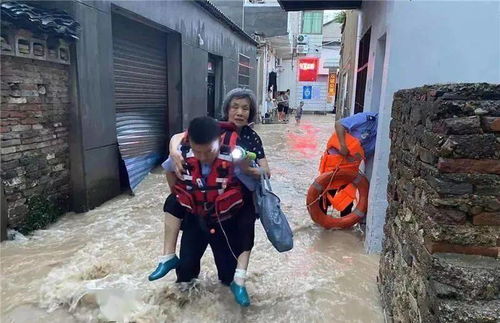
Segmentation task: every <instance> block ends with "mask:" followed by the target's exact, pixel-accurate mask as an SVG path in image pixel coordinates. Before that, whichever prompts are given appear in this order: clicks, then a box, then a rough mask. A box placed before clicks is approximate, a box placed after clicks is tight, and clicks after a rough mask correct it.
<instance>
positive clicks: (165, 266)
mask: <svg viewBox="0 0 500 323" xmlns="http://www.w3.org/2000/svg"><path fill="white" fill-rule="evenodd" d="M178 263H179V258H177V256H174V258H172V259H170V260H168V261H165V262H160V263H159V264H158V267H156V269H155V271H153V272H152V273H151V275H149V277H148V279H149V281H153V280H157V279H160V278H162V277H163V276H165V275H166V274H168V272H169V271H171V270H172V269H174V268H175V267H177V264H178Z"/></svg>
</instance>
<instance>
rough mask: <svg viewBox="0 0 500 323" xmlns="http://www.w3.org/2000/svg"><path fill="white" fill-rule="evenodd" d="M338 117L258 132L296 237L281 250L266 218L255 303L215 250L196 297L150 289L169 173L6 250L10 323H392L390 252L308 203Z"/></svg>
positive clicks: (253, 279) (5, 307)
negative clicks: (322, 221) (382, 258)
mask: <svg viewBox="0 0 500 323" xmlns="http://www.w3.org/2000/svg"><path fill="white" fill-rule="evenodd" d="M333 121H334V117H333V116H332V115H327V116H309V115H305V116H304V117H303V120H302V124H301V125H300V126H296V125H295V123H294V122H291V123H290V124H286V125H285V124H280V125H257V126H256V128H255V129H256V131H257V132H258V133H259V134H260V136H261V138H262V140H263V141H264V147H265V150H266V155H267V158H268V160H269V163H270V165H271V171H272V184H273V189H274V190H275V192H276V193H277V194H278V195H279V196H280V197H281V199H282V206H283V209H284V211H285V213H286V214H287V216H288V219H289V222H290V224H291V226H292V229H293V231H294V243H295V246H294V249H293V250H292V251H290V252H287V253H283V254H280V253H278V252H277V251H276V250H275V249H274V248H273V247H272V245H271V244H270V243H269V242H268V240H267V238H266V236H265V233H264V230H263V229H262V227H261V224H260V222H257V227H256V241H255V247H254V249H253V252H252V257H251V261H250V266H249V278H248V280H247V288H248V291H249V294H250V296H251V298H252V305H251V306H250V307H248V308H241V307H239V306H238V305H237V304H236V303H235V302H234V300H233V299H232V295H231V294H230V291H229V290H228V288H227V287H224V286H222V285H220V284H219V283H218V282H217V275H216V272H215V265H214V263H213V258H212V255H211V252H207V253H206V254H205V256H204V258H203V260H202V270H201V275H200V277H199V281H198V282H197V283H196V284H195V285H194V286H192V287H191V288H190V289H189V290H182V289H181V288H179V286H177V285H176V284H175V283H174V281H175V274H174V273H173V272H172V273H169V274H168V275H167V276H166V277H165V278H163V279H160V280H158V281H155V282H148V280H147V276H148V274H149V273H150V272H151V271H152V270H153V269H154V268H155V267H156V257H157V256H158V254H159V252H160V250H161V243H162V240H161V238H162V234H163V231H162V230H163V226H162V217H163V214H162V205H163V201H164V198H165V197H166V196H167V194H168V188H167V185H166V182H165V180H164V176H163V175H162V174H161V172H160V171H159V170H155V171H154V172H153V173H151V174H150V175H148V177H147V178H146V179H145V180H144V182H142V183H141V184H140V187H139V188H138V192H137V194H136V196H134V197H132V196H128V195H125V194H123V195H121V196H118V197H117V198H115V199H113V200H111V201H108V202H106V203H105V204H103V205H101V206H100V207H98V208H96V209H94V210H92V211H90V212H87V213H85V214H67V215H66V216H65V217H63V218H62V219H61V220H60V221H59V222H57V223H56V224H54V225H52V226H50V227H49V228H48V229H46V230H40V231H37V232H35V233H34V234H33V235H32V236H30V237H29V238H28V239H17V240H13V241H7V242H3V243H2V244H1V249H0V251H1V289H2V290H1V318H2V320H1V321H2V322H65V323H66V322H99V321H118V322H128V321H135V322H163V321H169V322H172V321H175V322H308V323H310V322H383V315H382V309H381V306H380V303H379V296H378V292H377V287H376V276H377V271H378V256H374V255H366V254H365V253H364V251H363V247H362V237H361V236H360V233H358V232H354V231H326V230H324V229H322V228H321V227H318V226H317V225H315V224H313V223H312V221H311V220H310V218H309V215H308V213H307V210H306V206H305V194H306V192H307V188H308V187H309V185H310V184H311V183H312V181H313V179H314V178H315V177H316V176H317V166H318V162H319V157H320V155H321V152H322V150H323V149H324V145H325V143H326V141H327V139H328V137H329V135H330V134H331V132H332V131H333Z"/></svg>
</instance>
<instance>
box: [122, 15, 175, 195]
mask: <svg viewBox="0 0 500 323" xmlns="http://www.w3.org/2000/svg"><path fill="white" fill-rule="evenodd" d="M166 55H167V44H166V37H165V34H164V33H162V32H160V31H158V30H156V29H153V28H151V27H148V26H146V25H143V24H140V23H138V22H135V21H132V20H129V19H126V18H124V17H121V16H119V15H113V56H114V57H113V65H114V79H115V106H116V130H117V137H118V147H119V150H120V154H121V158H122V159H123V161H124V164H125V167H126V170H127V174H128V179H129V184H130V188H131V189H132V191H134V189H135V188H136V187H137V185H138V184H139V183H140V182H141V180H142V179H144V177H145V176H146V175H147V174H148V172H149V171H150V170H151V169H152V168H153V167H155V166H156V165H157V164H158V163H159V162H160V161H161V159H162V158H163V157H164V155H165V151H166V149H165V148H166V134H167V126H166V125H167V124H168V123H167V115H168V114H167V66H166V62H167V57H166Z"/></svg>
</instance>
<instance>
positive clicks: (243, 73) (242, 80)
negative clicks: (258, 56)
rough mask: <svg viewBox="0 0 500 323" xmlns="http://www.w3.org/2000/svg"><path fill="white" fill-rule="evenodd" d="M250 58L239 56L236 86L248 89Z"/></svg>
mask: <svg viewBox="0 0 500 323" xmlns="http://www.w3.org/2000/svg"><path fill="white" fill-rule="evenodd" d="M250 68H251V67H250V57H248V56H245V55H242V54H240V58H239V63H238V86H239V87H242V88H248V87H249V86H250Z"/></svg>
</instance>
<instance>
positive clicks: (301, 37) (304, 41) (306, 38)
mask: <svg viewBox="0 0 500 323" xmlns="http://www.w3.org/2000/svg"><path fill="white" fill-rule="evenodd" d="M308 43H309V36H308V35H304V34H300V35H298V36H297V44H302V45H307V44H308Z"/></svg>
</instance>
